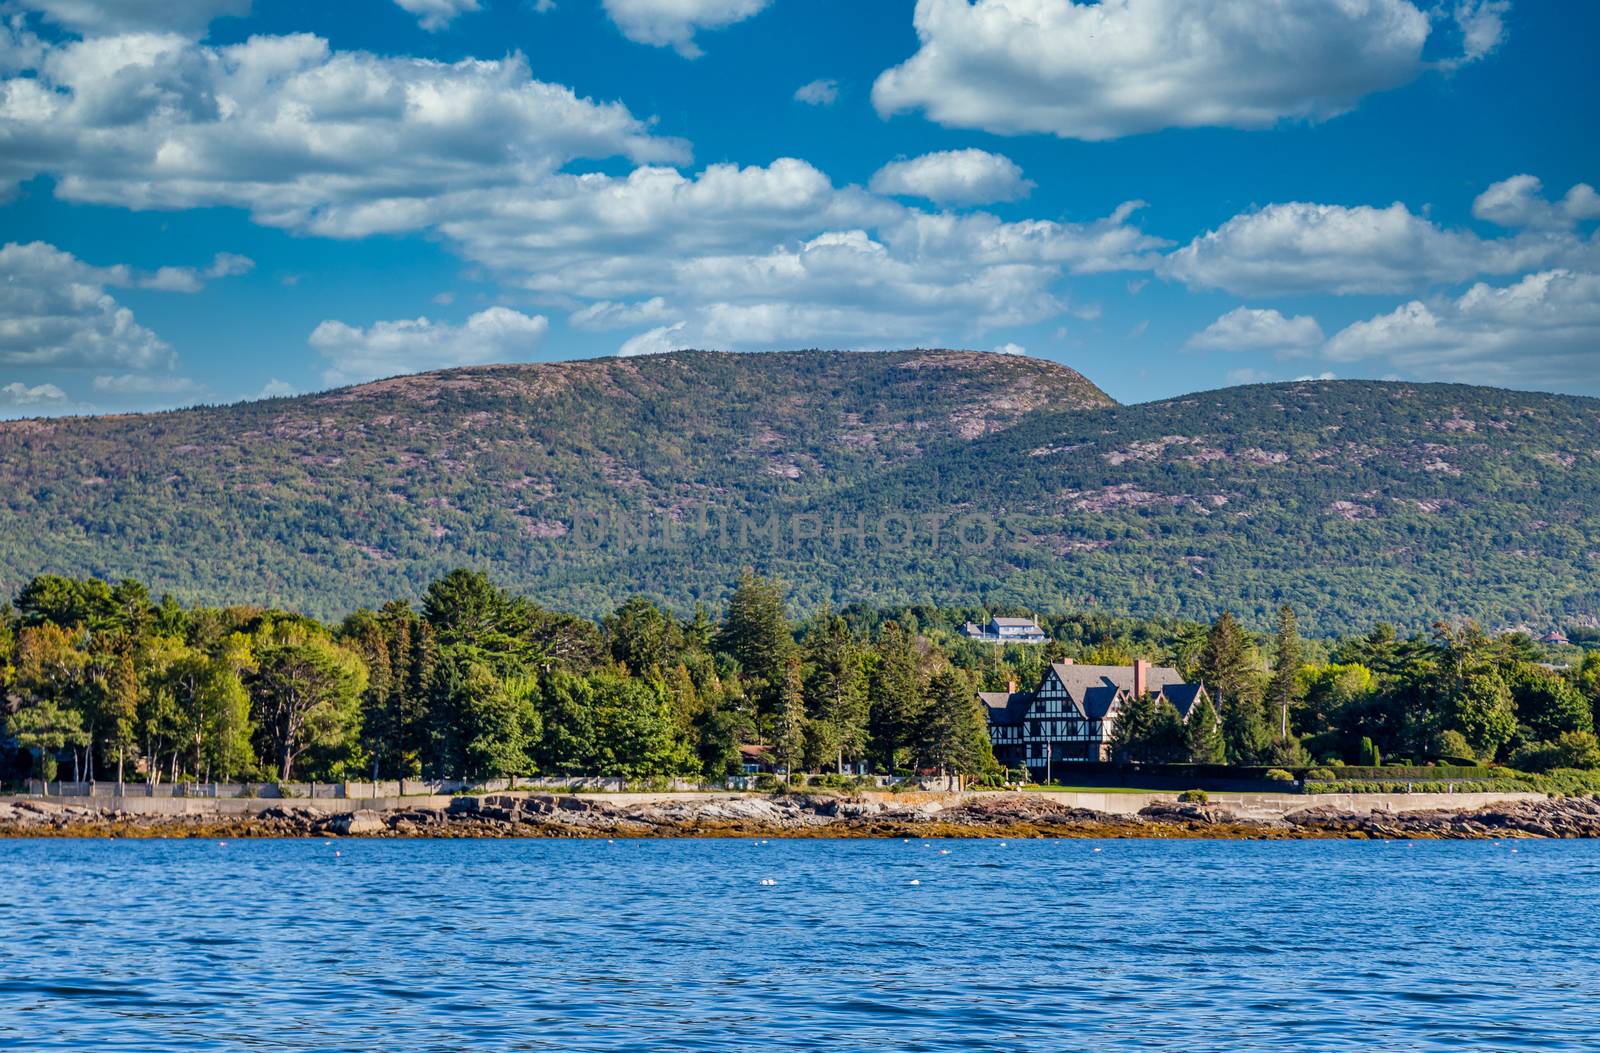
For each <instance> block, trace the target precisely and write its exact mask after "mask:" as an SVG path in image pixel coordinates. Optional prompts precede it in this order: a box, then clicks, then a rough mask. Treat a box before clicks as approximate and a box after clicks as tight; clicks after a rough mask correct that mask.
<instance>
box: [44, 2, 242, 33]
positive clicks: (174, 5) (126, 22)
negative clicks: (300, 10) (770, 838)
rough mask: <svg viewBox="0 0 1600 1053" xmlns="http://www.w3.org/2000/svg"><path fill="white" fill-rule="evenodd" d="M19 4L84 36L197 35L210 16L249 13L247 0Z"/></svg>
mask: <svg viewBox="0 0 1600 1053" xmlns="http://www.w3.org/2000/svg"><path fill="white" fill-rule="evenodd" d="M22 6H23V7H27V8H32V9H33V10H35V11H38V12H40V13H41V14H43V15H44V16H45V18H47V19H49V20H50V21H52V22H54V23H56V24H57V25H61V26H65V27H66V28H68V29H70V30H72V31H73V32H75V33H81V34H83V35H84V36H110V35H113V34H116V33H138V32H146V31H149V32H164V31H167V32H174V33H186V34H194V35H199V34H202V33H204V32H205V30H206V27H207V26H209V25H210V24H211V22H212V20H213V19H216V18H219V17H221V16H223V15H237V16H240V17H242V16H244V15H247V14H249V13H250V0H22Z"/></svg>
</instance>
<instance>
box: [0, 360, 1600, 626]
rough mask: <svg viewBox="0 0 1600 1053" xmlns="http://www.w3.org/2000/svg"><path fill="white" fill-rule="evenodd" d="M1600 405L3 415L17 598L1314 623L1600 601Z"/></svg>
mask: <svg viewBox="0 0 1600 1053" xmlns="http://www.w3.org/2000/svg"><path fill="white" fill-rule="evenodd" d="M1596 506H1600V401H1597V400H1593V399H1582V398H1575V397H1568V396H1558V395H1542V394H1530V393H1523V392H1511V391H1503V390H1498V389H1490V388H1471V387H1462V386H1454V385H1423V384H1391V383H1367V382H1339V381H1331V382H1306V383H1296V384H1287V385H1268V386H1252V387H1243V388H1231V389H1226V390H1223V391H1215V392H1207V393H1204V394H1197V395H1191V396H1185V397H1183V398H1180V399H1173V400H1168V401H1165V402H1157V403H1146V404H1140V405H1134V406H1119V405H1117V404H1116V403H1115V402H1113V400H1111V399H1110V398H1109V397H1107V396H1106V395H1105V393H1104V392H1102V391H1100V389H1099V388H1097V387H1095V385H1094V384H1092V383H1091V382H1090V381H1088V380H1087V379H1085V378H1084V377H1083V376H1082V375H1081V374H1079V373H1076V372H1074V371H1073V370H1071V369H1068V368H1066V367H1064V366H1060V365H1056V364H1054V363H1049V362H1042V361H1036V360H1031V359H1027V358H1021V357H1011V356H999V355H992V354H982V353H973V352H965V351H904V352H890V353H848V352H843V353H841V352H793V353H780V354H760V355H735V354H725V353H714V352H677V353H674V354H670V355H660V356H650V357H644V358H632V359H595V360H586V361H578V362H567V363H557V364H549V365H519V366H496V367H485V368H473V369H463V370H451V371H446V372H440V373H431V374H421V375H416V376H407V377H400V378H395V379H391V380H384V381H379V382H376V383H372V384H365V385H361V386H358V387H352V388H345V389H341V390H337V391H332V392H327V393H324V394H318V395H309V396H302V397H296V398H288V399H275V400H270V401H265V402H252V403H242V404H239V405H234V406H226V407H204V408H196V409H189V410H181V411H175V412H170V413H160V414H148V415H134V416H117V417H94V418H71V419H53V420H32V421H14V422H9V423H3V424H0V527H3V529H0V590H3V591H5V592H12V591H14V590H15V589H16V588H17V586H18V585H20V583H21V582H23V581H25V580H26V579H27V578H29V577H31V576H32V575H33V574H36V573H40V572H44V571H49V572H55V573H69V574H97V575H101V576H108V577H121V576H134V577H138V578H141V579H143V580H146V581H148V582H150V583H151V585H152V587H153V588H155V589H157V590H167V591H171V592H173V593H174V594H175V595H178V596H179V597H180V598H184V599H196V600H205V601H208V602H229V601H233V602H253V603H263V604H274V605H283V606H288V607H293V608H297V609H302V610H306V611H308V612H310V613H315V614H320V615H333V614H337V613H341V612H343V611H346V610H348V609H350V608H351V607H354V606H356V605H359V604H372V603H377V602H381V601H383V600H384V599H387V598H390V597H394V596H402V597H414V596H416V595H417V594H418V593H419V592H420V590H421V589H422V588H423V587H424V586H425V585H426V583H427V582H428V581H429V580H431V579H432V578H433V577H435V576H437V575H438V574H440V573H442V572H443V571H445V570H448V569H450V568H451V567H454V566H458V565H471V566H476V567H481V568H483V569H485V570H488V571H489V572H491V573H492V574H493V575H494V576H495V577H496V578H498V579H500V580H501V581H503V582H505V583H506V584H508V585H510V586H512V587H515V588H517V589H519V590H521V591H526V592H528V593H530V594H532V595H534V596H535V597H537V598H538V599H540V600H541V601H542V602H545V603H547V604H550V605H552V606H557V607H562V608H566V609H571V610H576V611H581V612H584V613H589V614H598V613H602V612H604V611H606V610H608V609H610V608H611V607H612V606H613V605H614V604H615V603H617V602H619V601H620V599H621V598H623V597H625V596H626V595H628V594H630V593H632V592H635V591H643V592H646V593H649V594H652V595H655V596H657V597H659V598H661V599H664V600H666V601H668V602H670V603H672V604H674V605H676V606H685V607H686V606H688V605H691V604H693V603H694V602H696V601H698V600H705V601H708V602H712V603H715V602H717V601H719V600H720V599H721V597H722V596H723V595H724V594H725V592H726V590H727V588H728V587H729V585H730V583H731V582H732V581H733V580H734V579H735V578H736V577H737V575H738V572H739V570H740V568H741V567H742V566H745V565H752V566H755V567H757V568H758V569H761V570H764V571H767V572H773V573H778V574H781V575H783V576H784V577H785V578H787V579H788V580H789V581H790V582H792V583H793V585H794V593H795V598H796V600H797V602H798V603H799V604H800V605H802V606H806V607H815V606H820V605H821V604H823V603H832V604H835V605H840V604H844V603H848V602H852V601H857V600H867V601H876V602H882V603H899V602H935V603H949V604H954V603H973V604H976V603H980V602H981V603H988V604H991V605H997V606H998V605H1007V606H1014V607H1022V608H1028V607H1031V608H1035V609H1051V610H1060V609H1069V608H1078V607H1082V606H1095V607H1099V608H1102V609H1105V610H1108V611H1112V612H1116V613H1129V614H1159V613H1170V614H1181V615H1187V616H1193V617H1202V616H1206V615H1210V614H1214V613H1215V612H1217V611H1219V610H1221V609H1224V608H1230V609H1233V610H1235V611H1237V612H1239V613H1241V614H1242V615H1244V616H1245V617H1246V618H1247V619H1248V620H1250V621H1252V622H1255V623H1257V624H1265V622H1266V620H1267V618H1268V617H1269V615H1270V612H1271V610H1272V608H1273V607H1275V606H1276V605H1277V604H1278V603H1279V602H1283V601H1285V600H1287V601H1290V602H1293V603H1295V605H1296V606H1297V607H1298V608H1299V609H1300V610H1301V615H1302V621H1303V623H1304V624H1306V625H1307V626H1308V627H1309V628H1310V629H1311V630H1312V631H1328V632H1331V631H1335V630H1342V629H1348V628H1351V627H1354V626H1365V625H1367V624H1369V623H1370V622H1372V621H1373V620H1376V619H1378V618H1387V619H1390V620H1393V621H1396V622H1398V623H1400V624H1402V625H1406V626H1419V625H1426V624H1428V623H1430V622H1432V621H1433V620H1435V619H1437V618H1450V617H1461V616H1472V617H1477V618H1479V619H1482V620H1485V621H1487V622H1489V623H1491V624H1500V623H1501V622H1504V621H1523V620H1533V621H1535V622H1539V623H1543V622H1551V621H1556V620H1560V619H1562V618H1565V617H1568V616H1571V615H1576V614H1583V613H1593V612H1596V611H1600V511H1597V509H1596Z"/></svg>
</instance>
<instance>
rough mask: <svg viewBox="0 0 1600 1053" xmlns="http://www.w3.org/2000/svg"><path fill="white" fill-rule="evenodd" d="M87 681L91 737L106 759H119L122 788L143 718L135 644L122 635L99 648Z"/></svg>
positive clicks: (112, 638)
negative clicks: (141, 716)
mask: <svg viewBox="0 0 1600 1053" xmlns="http://www.w3.org/2000/svg"><path fill="white" fill-rule="evenodd" d="M87 679H88V683H89V691H88V698H89V706H88V709H89V712H90V720H89V723H90V726H91V728H92V729H93V732H92V735H91V737H92V738H98V740H99V742H100V745H101V751H102V752H101V755H102V756H112V757H115V758H116V759H117V783H118V785H121V783H122V781H123V776H124V774H125V772H126V764H127V758H128V753H129V751H130V750H132V748H133V746H134V744H135V742H136V741H137V739H136V731H137V726H138V724H137V722H138V718H139V673H138V668H137V666H136V665H135V664H134V658H133V642H132V641H131V640H129V639H128V638H127V637H125V636H123V635H122V634H120V633H119V634H116V635H115V636H113V637H111V638H110V640H109V641H108V642H107V645H103V646H97V647H96V648H95V650H94V651H93V653H92V654H91V655H90V657H89V663H88V676H87ZM90 777H91V778H92V777H93V773H92V772H91V775H90Z"/></svg>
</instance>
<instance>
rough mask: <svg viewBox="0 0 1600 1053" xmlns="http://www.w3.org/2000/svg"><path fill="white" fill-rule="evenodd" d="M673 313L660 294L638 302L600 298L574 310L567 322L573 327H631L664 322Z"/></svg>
mask: <svg viewBox="0 0 1600 1053" xmlns="http://www.w3.org/2000/svg"><path fill="white" fill-rule="evenodd" d="M673 314H674V312H673V310H672V308H670V307H668V306H667V301H666V300H664V299H663V298H661V297H660V296H652V297H651V298H650V299H648V300H644V301H642V302H640V303H613V302H611V301H610V300H600V301H599V302H597V303H592V304H590V305H589V306H588V307H585V308H583V309H582V310H579V311H574V312H573V313H572V316H571V317H570V318H568V319H567V322H568V324H569V325H571V326H572V327H573V328H575V329H598V330H606V329H632V328H636V327H638V326H641V325H650V324H651V323H653V322H665V321H666V320H668V319H669V318H671V317H672V315H673Z"/></svg>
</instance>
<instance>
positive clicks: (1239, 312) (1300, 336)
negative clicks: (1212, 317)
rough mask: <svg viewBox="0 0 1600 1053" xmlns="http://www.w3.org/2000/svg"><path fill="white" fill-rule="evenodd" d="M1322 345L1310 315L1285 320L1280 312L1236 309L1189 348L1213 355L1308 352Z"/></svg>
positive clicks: (1196, 337)
mask: <svg viewBox="0 0 1600 1053" xmlns="http://www.w3.org/2000/svg"><path fill="white" fill-rule="evenodd" d="M1321 343H1322V327H1321V326H1319V325H1317V320H1316V319H1315V318H1312V317H1311V316H1309V315H1296V316H1295V317H1293V318H1285V317H1284V316H1283V315H1282V314H1281V313H1279V312H1278V311H1274V310H1270V309H1266V310H1263V309H1260V308H1253V307H1235V308H1234V309H1233V310H1231V311H1229V312H1228V313H1227V314H1225V315H1223V316H1222V317H1221V318H1218V319H1217V320H1216V321H1215V322H1212V323H1211V324H1210V325H1208V326H1206V327H1205V328H1204V329H1202V330H1201V331H1200V332H1198V333H1196V334H1195V335H1194V336H1192V337H1190V338H1189V343H1188V346H1189V347H1193V348H1199V349H1201V350H1211V351H1278V352H1285V353H1292V352H1300V351H1308V350H1310V349H1311V348H1314V347H1316V346H1317V345H1319V344H1321Z"/></svg>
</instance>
